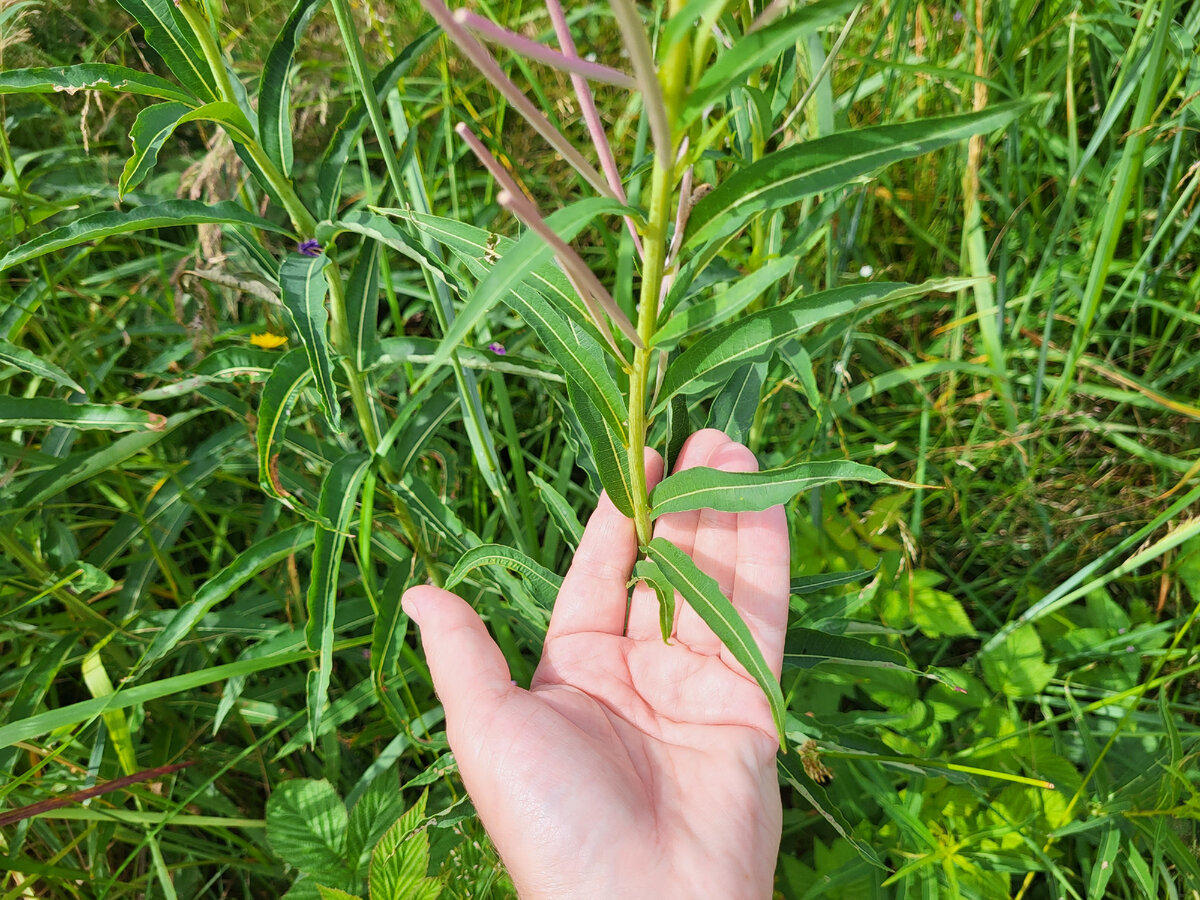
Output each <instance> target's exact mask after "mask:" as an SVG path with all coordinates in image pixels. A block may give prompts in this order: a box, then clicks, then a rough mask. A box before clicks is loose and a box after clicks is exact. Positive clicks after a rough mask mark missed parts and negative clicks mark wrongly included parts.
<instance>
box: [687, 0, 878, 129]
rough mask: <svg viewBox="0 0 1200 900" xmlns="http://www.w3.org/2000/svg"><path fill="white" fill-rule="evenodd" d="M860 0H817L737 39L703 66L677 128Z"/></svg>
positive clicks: (689, 122) (836, 18) (690, 121)
mask: <svg viewBox="0 0 1200 900" xmlns="http://www.w3.org/2000/svg"><path fill="white" fill-rule="evenodd" d="M859 2H860V0H817V2H815V3H809V4H807V5H806V6H803V7H801V8H800V9H798V10H796V11H795V12H793V13H791V14H790V15H786V16H783V17H782V18H779V19H777V20H776V21H774V22H772V23H771V24H769V25H767V26H766V27H764V28H760V29H758V30H757V31H753V32H751V33H750V34H747V35H745V36H743V37H741V38H739V39H738V40H737V42H736V43H734V45H733V46H732V47H730V48H729V49H728V50H726V51H725V52H723V53H722V54H721V55H720V56H719V57H717V60H716V62H714V63H713V64H712V65H710V66H709V67H708V68H706V69H705V70H704V74H703V75H701V76H700V81H699V82H698V83H697V84H696V86H695V87H694V88H693V89H692V90H691V92H690V93H689V94H688V95H687V97H686V98H684V101H683V104H682V106H681V107H680V109H679V117H678V121H677V123H676V126H675V127H676V128H677V129H678V130H680V131H684V130H686V129H687V127H688V126H689V125H690V124H691V123H692V122H693V121H694V120H695V118H696V117H697V116H699V115H700V113H701V112H703V111H704V108H705V107H706V106H711V105H712V104H714V103H716V102H717V101H718V100H720V99H721V98H722V97H724V96H725V94H727V93H728V92H729V91H730V90H731V89H732V88H733V87H734V86H736V85H744V84H746V78H747V76H748V75H750V74H751V73H752V72H755V71H756V70H758V69H760V68H762V67H763V66H764V65H767V64H769V63H773V62H774V61H775V60H776V59H778V58H779V55H780V54H781V53H783V52H784V51H785V50H787V49H788V48H789V47H792V46H794V45H795V44H796V42H797V41H799V40H801V39H802V38H804V36H805V35H808V34H811V33H813V32H814V31H816V30H817V29H818V28H821V27H823V26H825V25H829V24H830V23H832V22H836V21H837V20H838V19H840V18H841V17H842V16H844V15H846V14H847V13H849V12H850V11H851V10H852V9H854V7H856V6H857V5H858V4H859Z"/></svg>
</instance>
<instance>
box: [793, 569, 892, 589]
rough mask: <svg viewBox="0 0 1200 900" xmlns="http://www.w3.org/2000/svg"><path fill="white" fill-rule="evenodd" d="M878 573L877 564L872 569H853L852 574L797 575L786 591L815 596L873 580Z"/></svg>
mask: <svg viewBox="0 0 1200 900" xmlns="http://www.w3.org/2000/svg"><path fill="white" fill-rule="evenodd" d="M878 571H879V563H875V568H873V569H855V570H854V571H852V572H822V573H820V574H819V575H797V576H796V577H795V578H793V579H792V580H791V583H790V586H789V588H788V591H789V592H790V593H792V594H815V593H817V592H818V591H824V590H828V589H829V588H831V587H838V586H840V585H843V584H853V583H854V582H856V581H862V580H863V579H864V578H873V577H874V576H875V573H876V572H878Z"/></svg>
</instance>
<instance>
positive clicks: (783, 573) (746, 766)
mask: <svg viewBox="0 0 1200 900" xmlns="http://www.w3.org/2000/svg"><path fill="white" fill-rule="evenodd" d="M692 466H709V467H713V468H720V469H725V470H728V471H754V470H755V469H757V467H758V466H757V463H756V461H755V459H754V456H753V454H752V453H751V452H750V451H749V450H748V449H746V448H745V447H744V446H742V445H741V444H737V443H734V442H733V441H731V440H730V439H729V438H728V437H726V436H725V435H724V434H722V433H721V432H718V431H712V430H705V431H700V432H697V433H696V434H694V435H692V437H691V438H689V439H688V441H687V443H686V444H685V445H684V448H683V451H682V452H681V453H680V457H679V462H678V465H677V469H679V468H689V467H692ZM646 468H647V478H648V480H649V481H650V483H651V485H653V484H655V483H657V482H658V480H659V479H660V478H661V477H662V460H661V459H660V458H659V457H658V456H657V454H650V453H648V454H647V466H646ZM655 534H656V535H657V536H662V537H666V538H668V539H670V540H671V541H673V542H674V543H675V544H676V545H677V546H678V547H679V548H680V549H681V550H684V551H685V552H687V553H689V554H691V555H692V557H693V559H695V560H696V562H697V563H698V564H699V566H700V567H701V568H702V569H704V570H705V571H706V572H708V574H709V575H711V576H713V577H714V578H716V579H717V581H718V583H719V584H720V586H721V589H722V590H723V591H724V592H725V594H726V596H728V597H730V598H731V599H732V600H733V603H734V605H735V606H736V607H737V608H738V611H739V612H740V613H741V614H742V616H743V617H744V618H745V620H746V622H747V624H748V625H749V627H750V629H751V631H752V632H753V634H754V637H755V639H756V640H757V642H758V645H759V647H760V648H761V649H762V651H763V654H764V656H765V657H766V660H767V662H768V664H769V665H770V666H771V668H772V670H773V671H774V672H775V674H776V676H778V674H779V669H780V665H781V663H782V660H783V642H784V631H785V628H786V623H787V605H788V577H789V550H788V533H787V524H786V521H785V518H784V512H783V508H782V507H774V508H772V509H769V510H767V511H765V512H753V513H720V512H714V511H712V510H701V511H697V512H686V513H677V514H672V515H667V516H662V517H661V518H660V519H658V521H657V522H656V523H655ZM636 557H637V538H636V534H635V531H634V525H633V522H632V521H631V520H630V519H627V518H625V517H624V516H623V515H621V513H619V512H618V511H617V509H616V508H615V507H614V506H613V505H612V502H611V501H610V500H609V499H608V497H607V496H604V495H602V496H601V498H600V502H599V504H598V506H597V508H596V511H595V512H594V513H593V514H592V516H591V519H590V520H589V521H588V524H587V528H586V530H585V532H584V536H583V540H582V541H581V542H580V545H579V549H578V551H577V552H576V554H575V559H574V561H573V563H572V565H571V567H570V571H569V572H568V573H567V576H566V579H565V581H564V582H563V586H562V590H561V592H560V593H559V595H558V602H557V604H556V605H555V608H554V613H553V616H552V618H551V622H550V627H549V631H548V633H547V635H546V642H545V646H544V649H543V652H542V659H541V662H540V664H539V665H538V668H537V671H536V673H535V674H534V678H533V682H532V684H531V686H530V689H529V690H524V689H523V688H520V687H517V686H516V685H514V684H512V682H511V681H510V680H509V671H508V666H507V664H506V663H505V661H504V657H503V656H502V655H501V653H500V650H499V649H498V648H497V646H496V644H495V643H494V642H493V641H492V639H491V637H490V636H489V635H488V632H487V629H486V627H485V626H484V624H483V622H482V621H481V620H480V619H479V616H478V615H476V613H475V611H474V610H473V609H472V608H471V607H470V606H469V605H468V604H467V603H466V602H464V601H463V600H462V599H460V598H459V597H457V596H455V595H454V594H451V593H449V592H448V591H443V590H440V589H438V588H434V587H416V588H412V589H411V590H409V591H408V592H407V593H406V594H405V596H404V608H405V610H406V611H407V612H408V613H409V615H410V616H412V618H413V619H414V620H416V621H417V623H418V625H419V626H420V629H421V636H422V640H423V641H424V645H425V653H426V656H427V658H428V661H429V668H430V671H431V672H432V675H433V681H434V685H435V687H436V688H437V692H438V695H439V696H440V697H441V699H442V703H443V704H444V707H445V710H446V732H447V737H448V738H449V741H450V746H451V748H452V749H453V750H454V755H455V757H456V759H457V760H458V766H459V770H460V772H461V774H462V779H463V782H464V784H465V785H466V788H467V791H468V792H469V793H470V795H471V799H472V800H473V801H474V804H475V807H476V809H477V810H478V812H479V816H480V818H481V819H482V821H483V824H484V826H485V827H486V828H487V831H488V834H489V835H491V837H492V840H493V841H494V842H495V845H496V848H497V849H498V850H499V852H500V855H501V857H502V858H503V859H504V863H505V865H506V866H507V867H508V870H509V873H510V875H511V876H512V879H513V882H514V883H515V885H516V887H517V891H518V893H519V894H520V896H521V898H522V900H542V898H544V900H551V898H553V900H571V898H579V900H582V898H596V900H599V898H605V900H612V898H630V900H634V898H637V900H646V898H650V900H672V898H695V897H721V898H728V900H766V898H769V897H770V896H771V890H772V881H773V873H774V868H775V858H776V855H777V853H778V849H779V839H780V831H781V821H782V813H781V807H780V798H779V785H778V781H777V776H776V768H775V754H776V752H777V750H778V739H777V737H776V733H775V727H774V725H773V723H772V720H771V713H770V710H769V708H768V706H767V701H766V699H765V697H764V696H763V693H762V690H761V688H759V687H758V685H757V684H755V682H754V680H753V679H752V678H750V677H749V676H748V675H747V674H746V672H745V670H744V669H743V668H742V667H741V666H740V665H739V664H738V663H737V662H736V661H735V660H733V658H732V657H731V656H730V655H729V653H728V651H726V650H725V649H724V648H723V647H722V646H721V643H720V641H719V640H717V638H716V637H715V636H714V635H713V633H712V631H711V630H710V629H709V628H708V627H707V626H706V625H705V624H704V623H703V622H702V621H701V620H700V618H699V617H698V616H697V615H696V614H695V613H694V612H693V611H692V610H691V609H690V608H688V607H687V606H686V604H684V603H682V602H679V603H677V608H676V618H675V627H674V630H673V633H672V638H671V643H670V644H669V645H668V644H664V643H663V640H662V636H661V632H660V628H659V619H658V601H657V599H656V598H655V596H654V594H653V592H652V591H651V590H649V589H648V588H646V587H645V586H644V585H639V586H638V587H637V588H636V589H635V590H634V592H633V598H632V601H631V602H629V603H627V597H628V596H629V593H628V589H627V587H626V583H627V582H628V581H629V579H630V575H631V571H632V569H633V564H634V561H635V559H636ZM627 611H628V622H626V615H627Z"/></svg>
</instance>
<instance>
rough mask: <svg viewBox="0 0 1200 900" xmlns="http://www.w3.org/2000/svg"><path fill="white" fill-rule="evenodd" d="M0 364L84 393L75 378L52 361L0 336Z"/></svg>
mask: <svg viewBox="0 0 1200 900" xmlns="http://www.w3.org/2000/svg"><path fill="white" fill-rule="evenodd" d="M0 365H5V366H12V367H14V368H16V369H20V370H21V371H22V372H28V373H29V374H30V375H34V376H36V377H38V378H44V379H46V380H47V381H53V382H54V383H55V384H57V385H61V386H62V387H65V388H69V389H70V390H73V391H78V392H79V393H81V394H83V393H86V391H84V389H83V388H81V387H80V386H79V383H78V382H77V381H75V379H73V378H72V377H71V376H70V375H68V374H67V373H66V372H64V371H63V370H62V369H61V368H59V367H58V366H56V365H55V364H54V363H52V362H47V361H46V360H44V359H42V358H41V357H40V356H38V355H37V354H36V353H34V352H33V351H32V350H26V349H25V348H24V347H20V346H18V345H16V344H13V343H11V342H9V341H6V340H4V339H2V338H0Z"/></svg>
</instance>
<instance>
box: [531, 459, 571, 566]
mask: <svg viewBox="0 0 1200 900" xmlns="http://www.w3.org/2000/svg"><path fill="white" fill-rule="evenodd" d="M529 480H530V481H532V482H533V483H534V484H535V485H537V489H538V493H539V494H540V495H541V498H542V503H544V504H545V506H546V510H547V511H548V512H549V513H550V520H551V521H552V522H553V523H554V525H555V527H556V528H557V529H558V533H559V534H561V535H562V538H563V540H564V541H566V542H567V543H568V544H570V545H571V548H572V549H574V548H576V547H578V546H579V541H580V540H581V539H582V538H583V525H581V524H580V522H579V517H578V516H577V515H575V510H574V509H572V508H571V504H570V503H568V502H567V498H566V497H564V496H563V495H562V494H560V493H559V492H558V491H557V490H555V488H554V485H552V484H550V483H549V482H548V481H544V480H543V479H541V478H539V477H538V476H537V475H535V474H534V473H532V472H530V473H529Z"/></svg>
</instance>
